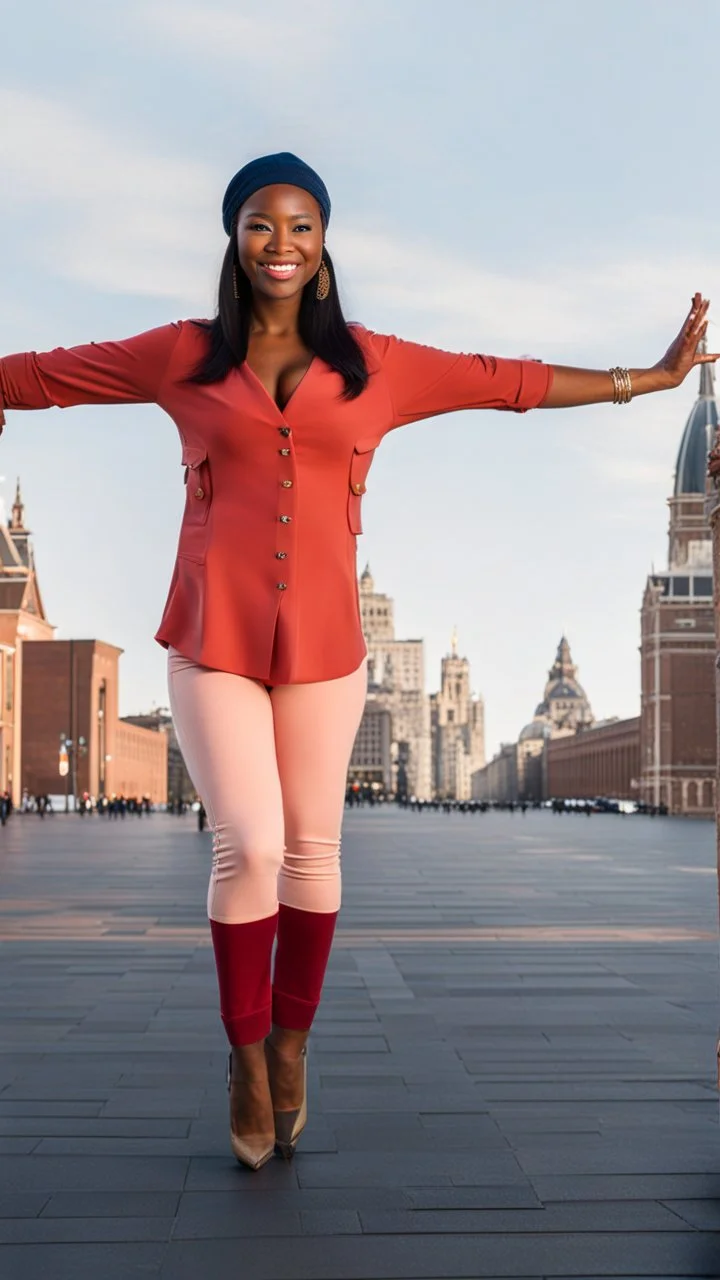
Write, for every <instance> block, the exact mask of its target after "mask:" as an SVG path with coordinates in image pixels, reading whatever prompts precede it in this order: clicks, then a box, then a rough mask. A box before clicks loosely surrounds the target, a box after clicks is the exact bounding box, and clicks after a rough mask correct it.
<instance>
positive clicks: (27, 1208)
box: [0, 810, 720, 1280]
mask: <svg viewBox="0 0 720 1280" xmlns="http://www.w3.org/2000/svg"><path fill="white" fill-rule="evenodd" d="M679 836H681V838H682V854H681V855H680V854H679V853H678V850H677V841H678V838H679ZM101 846H102V847H101ZM200 847H201V846H199V845H198V836H197V833H196V832H195V831H194V829H193V824H192V820H189V821H188V822H184V821H183V820H178V819H172V818H165V817H163V816H161V815H155V816H154V817H153V819H152V821H151V822H149V823H143V824H140V823H137V824H136V825H135V826H133V825H132V824H131V823H125V824H123V826H122V829H121V824H116V826H115V827H110V826H109V824H108V825H103V824H101V823H99V822H95V821H93V822H90V823H87V824H80V823H77V822H75V821H74V820H72V819H69V820H67V821H66V820H65V819H59V820H58V821H57V822H56V823H55V824H50V823H48V824H39V825H38V826H34V825H32V824H28V823H26V822H24V821H23V820H22V819H19V820H17V821H15V820H13V822H11V823H10V824H8V826H7V828H5V829H4V831H3V848H5V849H9V848H12V850H13V852H14V853H15V854H17V856H15V857H11V858H10V860H8V862H7V863H3V867H2V869H1V870H0V875H1V876H2V877H3V879H2V884H1V885H0V888H1V889H2V890H3V892H2V893H0V933H2V935H3V937H5V938H6V939H8V940H5V941H0V1152H2V1149H3V1146H4V1144H9V1145H8V1146H7V1147H6V1148H5V1149H6V1151H7V1153H8V1154H5V1155H2V1154H0V1188H2V1190H0V1225H4V1227H5V1235H4V1237H3V1238H4V1239H5V1240H6V1241H9V1240H14V1241H16V1242H17V1241H20V1240H22V1241H24V1242H25V1243H23V1244H19V1243H14V1244H13V1243H5V1244H0V1275H2V1277H3V1280H7V1276H8V1275H9V1276H10V1277H11V1280H12V1277H13V1268H14V1269H15V1274H17V1275H18V1280H19V1277H20V1275H21V1276H22V1280H34V1278H35V1276H36V1275H37V1276H38V1277H39V1276H41V1275H42V1276H43V1280H48V1278H50V1280H64V1277H65V1276H70V1275H71V1276H72V1278H73V1280H82V1277H84V1276H85V1275H93V1276H95V1275H102V1276H103V1277H106V1276H107V1277H108V1280H115V1277H116V1276H122V1280H125V1277H126V1276H127V1277H129V1276H130V1275H135V1274H145V1275H149V1276H159V1275H160V1274H161V1270H162V1276H163V1277H164V1280H167V1277H170V1278H172V1277H173V1276H175V1275H177V1276H178V1277H183V1276H186V1275H187V1276H190V1275H192V1277H193V1280H196V1277H197V1275H198V1274H201V1275H203V1274H208V1275H215V1274H217V1275H222V1274H224V1273H225V1271H227V1272H228V1273H229V1274H231V1275H234V1274H237V1266H238V1256H239V1255H238V1246H239V1244H240V1243H241V1247H242V1267H243V1274H246V1275H247V1276H248V1278H250V1277H252V1280H262V1278H263V1276H266V1275H267V1276H272V1277H273V1280H283V1277H284V1276H291V1277H292V1280H303V1277H304V1276H308V1277H310V1276H312V1277H313V1280H315V1278H317V1280H323V1277H332V1280H338V1277H340V1276H342V1277H343V1280H357V1278H358V1277H361V1278H362V1277H367V1278H368V1280H370V1277H372V1280H390V1278H391V1277H393V1276H396V1277H408V1278H409V1277H413V1280H423V1278H424V1277H433V1280H439V1278H440V1277H445V1276H446V1277H448V1278H451V1277H455V1278H456V1280H457V1278H459V1277H460V1276H470V1275H472V1276H477V1277H484V1276H495V1277H499V1276H506V1275H507V1276H512V1277H513V1280H520V1278H521V1277H523V1276H532V1277H533V1280H538V1277H540V1276H542V1277H550V1278H552V1277H558V1280H559V1277H561V1276H562V1277H572V1278H573V1280H581V1278H582V1277H583V1276H585V1277H590V1276H592V1277H593V1280H600V1278H601V1277H602V1278H603V1280H609V1277H613V1278H616V1277H617V1278H619V1277H622V1276H627V1277H629V1276H630V1275H633V1276H634V1277H635V1280H637V1278H638V1277H642V1276H647V1277H649V1276H653V1277H654V1278H655V1280H659V1277H661V1276H663V1275H664V1276H666V1277H669V1276H672V1277H673V1280H678V1277H683V1276H688V1277H689V1276H706V1277H707V1276H709V1275H720V1266H717V1265H716V1262H717V1257H716V1241H717V1239H718V1219H717V1209H716V1204H717V1202H718V1201H720V1160H719V1159H718V1157H719V1156H720V1126H719V1125H718V1119H719V1108H718V1098H717V1091H716V1082H715V1079H714V1070H715V1063H714V1049H715V1039H716V1033H717V1027H716V1024H717V1012H716V1010H717V1008H720V977H719V973H718V947H717V944H716V942H715V940H714V939H715V937H716V935H717V918H716V911H717V907H716V899H714V895H713V894H708V892H707V887H708V876H707V875H705V874H703V875H697V874H690V873H688V874H686V873H682V872H680V871H678V869H677V867H678V866H679V865H689V866H691V867H693V868H695V869H697V870H701V871H703V872H705V871H708V873H712V870H713V868H714V857H715V851H714V834H713V831H712V828H711V827H710V825H709V824H704V823H693V824H681V825H680V826H679V825H678V824H676V823H672V822H667V823H663V822H652V821H650V820H647V821H646V820H643V819H633V820H631V821H627V822H618V821H617V820H615V819H612V818H608V819H598V820H597V821H594V822H593V823H587V824H586V825H584V826H583V825H582V824H578V823H573V822H568V821H564V820H562V819H557V820H556V819H554V818H553V816H552V815H548V814H534V815H533V814H530V815H528V816H527V818H526V819H525V820H524V821H522V822H519V821H516V820H513V819H512V818H510V817H509V816H507V815H500V814H498V815H493V814H488V815H484V817H483V818H482V819H481V818H479V817H478V818H477V819H473V818H470V817H467V818H462V819H461V818H460V817H457V818H456V817H454V816H449V815H412V814H402V813H397V812H395V811H393V810H381V811H375V812H368V813H360V814H354V813H353V814H349V815H348V817H347V821H346V831H345V838H344V849H345V874H344V882H345V905H344V907H343V912H342V914H341V918H340V924H339V929H338V934H337V939H336V945H335V948H334V950H333V955H332V957H331V964H330V970H329V975H328V982H327V985H326V990H325V995H324V999H323V1003H322V1006H321V1009H320V1013H319V1016H318V1019H317V1021H316V1025H315V1029H314V1031H313V1048H312V1049H311V1090H310V1103H311V1121H310V1124H309V1125H308V1128H307V1130H306V1132H305V1134H304V1136H303V1139H302V1141H301V1144H300V1150H299V1152H298V1155H297V1157H296V1159H295V1161H294V1163H293V1164H292V1165H286V1164H285V1163H284V1162H282V1161H279V1160H276V1161H271V1162H270V1164H269V1165H267V1166H266V1167H265V1168H264V1169H263V1170H261V1171H260V1172H259V1173H258V1174H252V1173H249V1172H248V1171H247V1170H244V1169H242V1168H240V1167H239V1166H238V1165H237V1163H236V1162H235V1161H234V1160H233V1159H232V1156H231V1153H230V1151H229V1144H228V1138H227V1094H226V1092H225V1088H224V1064H225V1054H226V1047H225V1041H224V1036H223V1032H222V1027H221V1025H220V1023H219V1020H218V1017H217V995H216V986H215V977H214V972H213V962H212V950H211V947H210V938H209V930H208V927H207V922H206V920H205V917H204V902H205V887H206V886H205V877H206V873H207V859H206V858H204V857H198V852H199V848H200ZM202 847H203V848H205V849H206V851H207V849H209V841H206V842H205V846H202ZM439 850H442V857H439V856H438V851H439ZM89 862H91V863H92V866H93V879H92V882H91V885H90V890H89V892H88V883H89V882H88V878H87V866H88V863H89ZM39 878H41V879H42V883H43V894H44V900H46V901H47V903H49V905H48V906H47V907H43V912H44V915H42V916H41V917H37V913H36V912H34V911H33V910H32V909H28V907H27V906H26V905H25V904H27V903H28V902H32V900H33V895H35V896H37V895H36V886H37V883H38V879H39ZM170 884H171V885H172V892H171V893H169V892H168V885H170ZM80 894H81V895H82V898H83V902H82V909H81V910H80V912H79V914H80V916H81V918H82V920H83V921H84V922H85V926H86V927H87V932H86V935H85V936H84V937H78V936H77V929H76V928H73V929H67V930H65V929H64V928H63V921H64V920H65V919H66V918H67V919H70V918H71V917H72V918H73V919H76V918H77V915H78V895H80ZM15 903H17V904H23V905H18V906H15V905H14V904H15ZM34 917H35V920H34V923H33V918H34ZM93 921H96V922H97V923H96V924H93ZM31 925H32V930H33V931H32V932H30V928H31ZM44 925H45V926H50V925H52V927H53V930H54V931H55V932H56V934H57V936H55V937H53V938H50V937H49V936H46V937H43V936H42V934H43V927H44ZM555 925H557V926H559V927H561V928H565V927H566V926H572V927H573V928H574V929H575V930H576V934H575V938H574V941H573V942H572V943H571V944H568V943H567V942H566V941H562V940H559V939H557V938H556V939H553V938H552V936H551V932H550V931H551V930H552V928H553V927H554V926H555ZM609 925H612V927H613V928H616V929H617V928H619V929H622V928H627V929H628V930H629V931H630V932H629V934H628V938H633V939H634V934H633V933H632V931H633V930H637V928H638V927H642V928H647V929H648V930H654V931H655V936H654V937H651V936H648V937H646V938H644V939H643V940H642V941H635V940H623V939H622V937H618V936H616V937H615V938H611V937H608V938H607V940H602V937H601V936H600V935H598V934H597V932H595V933H594V932H593V931H594V930H595V931H596V930H598V929H599V930H601V931H602V930H603V929H607V928H608V926H609ZM58 926H59V927H58ZM510 927H518V928H522V929H524V930H526V933H525V937H524V939H522V940H519V939H517V938H512V939H511V938H509V937H508V936H507V933H506V932H503V931H505V930H507V929H508V928H510ZM672 928H681V929H684V930H686V931H687V933H688V937H687V938H686V939H685V940H684V941H682V942H674V941H670V940H669V938H668V936H667V930H670V929H672ZM178 929H180V930H182V931H183V933H182V936H181V937H178V935H177V934H176V935H175V936H174V937H173V931H174V930H178ZM584 929H587V930H588V931H589V933H588V935H587V936H586V937H585V936H583V930H584ZM93 930H94V932H93ZM483 931H486V932H485V933H483ZM543 931H544V932H543ZM45 932H46V933H47V929H46V930H45ZM703 932H705V933H707V934H708V935H709V938H703V937H701V936H697V937H694V936H692V935H693V933H697V934H698V935H700V934H702V933H703ZM10 939H12V940H10ZM5 1029H7V1035H3V1034H2V1032H4V1031H5ZM28 1144H29V1146H28ZM23 1150H25V1151H27V1152H28V1154H21V1153H20V1152H22V1151H23ZM63 1152H65V1153H67V1154H62V1153H63ZM100 1152H102V1153H103V1154H99V1153H100ZM49 1153H53V1154H49ZM70 1153H72V1154H70ZM166 1153H177V1154H166ZM171 1227H174V1229H175V1236H174V1238H171ZM156 1237H157V1238H156ZM168 1241H169V1243H168ZM713 1268H714V1269H713Z"/></svg>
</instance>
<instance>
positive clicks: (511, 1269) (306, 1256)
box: [161, 1232, 717, 1280]
mask: <svg viewBox="0 0 720 1280" xmlns="http://www.w3.org/2000/svg"><path fill="white" fill-rule="evenodd" d="M236 1247H237V1246H233V1243H232V1242H231V1241H227V1242H223V1241H220V1242H218V1241H203V1242H195V1241H192V1242H191V1241H173V1242H172V1243H171V1244H170V1245H169V1247H168V1250H167V1253H166V1255H165V1259H164V1261H163V1265H162V1270H161V1277H162V1280H191V1278H192V1277H194V1276H197V1275H198V1274H200V1272H201V1271H202V1272H204V1273H208V1272H209V1273H210V1274H216V1275H221V1274H223V1272H224V1271H225V1270H227V1269H228V1268H230V1267H231V1266H232V1265H233V1263H232V1260H233V1256H236V1255H234V1254H233V1249H234V1248H236ZM716 1263H717V1237H716V1236H715V1235H713V1234H710V1233H703V1234H701V1233H699V1232H696V1233H692V1232H687V1233H685V1234H683V1235H680V1236H674V1235H672V1234H671V1233H669V1232H666V1233H662V1234H661V1235H657V1236H650V1235H645V1234H638V1235H635V1236H632V1235H627V1234H624V1235H623V1234H618V1235H614V1236H612V1235H591V1234H587V1235H585V1234H582V1235H580V1234H578V1235H574V1236H564V1237H560V1238H556V1237H552V1236H546V1237H542V1236H537V1235H527V1236H513V1237H512V1238H508V1237H503V1236H498V1237H488V1238H483V1237H478V1236H462V1235H458V1236H455V1237H453V1240H452V1244H450V1242H449V1241H448V1240H447V1238H446V1237H437V1236H424V1235H412V1236H374V1237H373V1236H367V1235H365V1236H359V1237H358V1236H348V1237H344V1238H343V1237H336V1238H334V1239H333V1238H330V1239H328V1238H327V1237H323V1238H322V1239H315V1240H310V1239H297V1240H295V1239H294V1240H292V1242H290V1241H287V1242H285V1241H273V1240H267V1239H263V1240H248V1241H247V1242H246V1244H245V1245H244V1247H243V1264H244V1266H245V1267H246V1268H247V1271H248V1274H250V1275H252V1277H253V1280H338V1277H340V1276H342V1277H343V1280H378V1277H397V1280H430V1278H432V1280H435V1278H437V1277H447V1278H448V1280H450V1278H451V1277H455V1278H459V1277H501V1276H502V1277H505V1276H508V1277H510V1276H511V1277H513V1280H520V1278H521V1277H523V1276H525V1277H534V1278H535V1280H538V1277H556V1276H557V1277H559V1276H573V1277H576V1276H579V1275H586V1276H590V1275H592V1276H594V1277H596V1280H597V1277H603V1280H608V1278H609V1277H616V1276H622V1275H625V1276H627V1275H628V1268H630V1274H631V1275H634V1276H635V1277H639V1276H655V1277H657V1276H662V1275H696V1276H699V1275H706V1276H713V1275H716V1274H717V1270H715V1271H713V1270H711V1269H710V1268H712V1267H715V1268H716ZM703 1268H704V1270H703Z"/></svg>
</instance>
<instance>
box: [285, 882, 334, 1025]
mask: <svg viewBox="0 0 720 1280" xmlns="http://www.w3.org/2000/svg"><path fill="white" fill-rule="evenodd" d="M337 918H338V912H337V911H300V910H299V909H298V908H297V907H287V906H285V904H284V903H282V902H281V903H280V908H279V912H278V930H277V951H276V953H275V973H274V975H273V988H272V1020H273V1022H274V1023H275V1024H276V1025H277V1026H278V1027H285V1028H286V1030H288V1031H309V1029H310V1027H311V1025H312V1020H313V1018H314V1017H315V1011H316V1009H317V1007H318V1005H319V1003H320V993H321V991H322V984H323V979H324V977H325V970H326V968H327V962H328V957H329V955H330V948H331V947H332V940H333V935H334V933H335V922H336V920H337Z"/></svg>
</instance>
